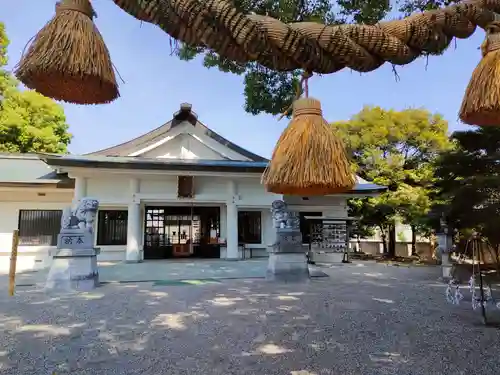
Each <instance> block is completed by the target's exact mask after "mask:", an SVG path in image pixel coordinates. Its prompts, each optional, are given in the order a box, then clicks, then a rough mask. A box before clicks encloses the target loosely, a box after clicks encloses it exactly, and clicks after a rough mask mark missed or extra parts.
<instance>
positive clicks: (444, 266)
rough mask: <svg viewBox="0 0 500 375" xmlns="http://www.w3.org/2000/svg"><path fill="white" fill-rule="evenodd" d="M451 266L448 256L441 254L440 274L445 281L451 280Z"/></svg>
mask: <svg viewBox="0 0 500 375" xmlns="http://www.w3.org/2000/svg"><path fill="white" fill-rule="evenodd" d="M452 267H453V264H452V263H451V262H450V258H449V255H448V254H443V255H442V257H441V272H442V278H443V279H445V280H447V279H451V277H452V275H451V271H452Z"/></svg>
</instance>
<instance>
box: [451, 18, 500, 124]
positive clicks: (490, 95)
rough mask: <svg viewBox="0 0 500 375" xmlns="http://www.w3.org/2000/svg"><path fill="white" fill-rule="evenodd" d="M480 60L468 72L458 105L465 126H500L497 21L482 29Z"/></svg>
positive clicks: (499, 30)
mask: <svg viewBox="0 0 500 375" xmlns="http://www.w3.org/2000/svg"><path fill="white" fill-rule="evenodd" d="M481 52H482V55H483V58H482V60H481V61H480V62H479V64H478V66H477V67H476V69H475V70H474V72H473V73H472V78H471V80H470V82H469V85H468V86H467V90H466V91H465V97H464V100H463V102H462V107H461V108H460V115H459V116H460V119H461V120H462V121H463V122H465V123H466V124H469V125H479V126H500V22H493V23H491V24H490V25H489V26H488V27H487V28H486V39H485V40H484V42H483V44H482V45H481Z"/></svg>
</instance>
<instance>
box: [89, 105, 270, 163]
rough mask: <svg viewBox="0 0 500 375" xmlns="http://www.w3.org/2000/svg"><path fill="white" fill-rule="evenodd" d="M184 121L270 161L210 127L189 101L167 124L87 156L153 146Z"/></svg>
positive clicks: (234, 147)
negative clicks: (199, 117) (201, 120)
mask: <svg viewBox="0 0 500 375" xmlns="http://www.w3.org/2000/svg"><path fill="white" fill-rule="evenodd" d="M184 121H187V122H189V123H191V125H193V126H198V127H199V128H201V129H202V130H203V132H204V133H205V135H206V136H208V137H210V138H212V139H213V140H215V141H216V142H219V143H220V144H221V145H223V146H225V147H227V148H229V149H231V150H233V151H234V152H237V153H238V154H240V155H243V156H245V157H247V158H248V159H250V160H251V161H268V160H267V159H266V158H263V157H262V156H259V155H257V154H254V153H253V152H250V151H248V150H245V149H244V148H242V147H240V146H238V145H236V144H235V143H233V142H231V141H229V140H227V139H226V138H224V137H222V136H221V135H219V134H217V133H216V132H214V131H213V130H211V129H209V128H208V127H207V126H206V125H204V124H203V123H201V122H200V121H199V120H198V115H197V114H196V113H195V112H193V111H192V106H191V104H189V103H183V104H181V106H180V109H179V111H177V112H176V113H174V114H173V118H172V119H171V120H170V121H168V122H167V123H166V124H163V125H162V126H160V127H158V128H156V129H153V130H151V131H150V132H148V133H146V134H143V135H141V136H139V137H137V138H134V139H132V140H130V141H127V142H124V143H121V144H119V145H116V146H113V147H108V148H106V149H103V150H99V151H95V152H91V153H89V154H87V155H86V156H128V155H130V154H132V153H134V152H136V151H138V150H140V149H143V148H145V147H148V146H151V145H153V144H155V143H156V142H158V141H160V140H162V139H163V138H165V137H166V136H167V133H168V132H169V131H170V130H171V129H172V128H174V127H176V126H177V125H179V124H181V123H183V122H184Z"/></svg>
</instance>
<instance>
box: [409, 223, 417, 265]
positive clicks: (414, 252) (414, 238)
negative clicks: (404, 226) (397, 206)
mask: <svg viewBox="0 0 500 375" xmlns="http://www.w3.org/2000/svg"><path fill="white" fill-rule="evenodd" d="M411 256H412V257H416V256H418V254H417V232H416V230H415V225H412V226H411Z"/></svg>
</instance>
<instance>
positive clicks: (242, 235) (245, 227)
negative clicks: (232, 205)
mask: <svg viewBox="0 0 500 375" xmlns="http://www.w3.org/2000/svg"><path fill="white" fill-rule="evenodd" d="M250 220H256V221H257V222H254V223H250ZM255 226H257V227H258V228H259V230H258V234H257V233H255V231H254V230H251V229H252V228H253V229H255ZM238 243H241V244H252V245H253V244H261V243H262V211H238Z"/></svg>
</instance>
